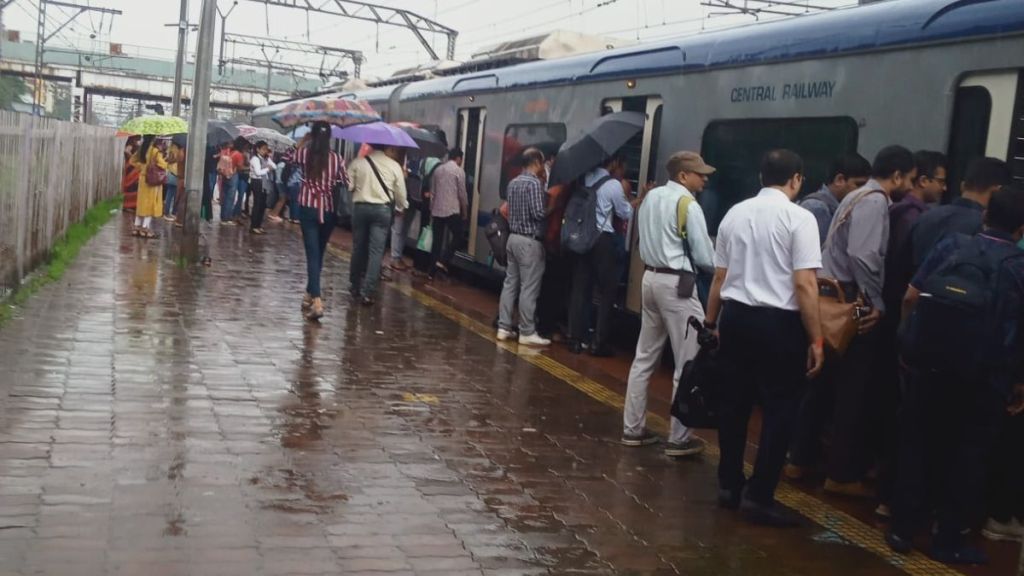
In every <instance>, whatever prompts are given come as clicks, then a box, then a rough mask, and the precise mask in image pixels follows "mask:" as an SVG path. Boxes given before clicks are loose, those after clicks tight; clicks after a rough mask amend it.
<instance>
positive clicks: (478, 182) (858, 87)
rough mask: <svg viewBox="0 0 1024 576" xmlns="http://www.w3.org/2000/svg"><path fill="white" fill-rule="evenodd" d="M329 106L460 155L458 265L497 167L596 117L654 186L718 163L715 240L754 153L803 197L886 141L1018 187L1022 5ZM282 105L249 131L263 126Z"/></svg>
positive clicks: (766, 36)
mask: <svg viewBox="0 0 1024 576" xmlns="http://www.w3.org/2000/svg"><path fill="white" fill-rule="evenodd" d="M338 96H339V97H356V98H362V99H366V100H368V101H369V102H371V103H372V104H373V106H374V107H375V108H376V109H377V110H379V111H380V112H381V113H382V114H383V115H384V116H385V118H386V119H388V120H390V121H399V120H404V121H411V122H418V123H421V124H426V125H436V126H439V127H441V128H442V129H443V130H444V131H445V132H446V133H447V135H448V140H449V142H452V143H454V144H456V145H458V146H459V147H460V148H462V149H463V150H465V151H466V153H467V154H466V164H465V168H466V170H467V174H468V176H469V181H470V182H471V183H472V184H471V188H472V190H471V191H470V193H471V204H472V210H471V213H472V214H473V215H474V217H473V218H471V221H470V226H469V230H468V233H467V236H468V237H467V239H466V240H467V242H466V247H467V248H466V250H465V251H464V252H463V253H460V256H461V258H460V262H461V263H462V264H463V265H465V266H466V267H468V268H471V269H479V268H480V267H489V266H491V264H490V261H491V258H490V248H489V245H488V243H487V241H486V238H485V237H484V234H483V231H482V229H483V227H484V226H485V225H486V224H487V222H488V221H489V218H490V214H491V213H492V210H493V209H494V208H496V207H497V206H498V205H499V204H500V202H501V198H502V196H503V195H504V187H505V185H506V184H507V181H508V177H509V174H510V167H509V163H508V162H506V161H505V160H506V159H508V158H510V157H511V156H512V155H514V153H515V152H517V151H518V150H520V149H521V148H522V147H524V146H527V145H531V144H548V145H550V144H552V143H554V144H557V143H559V142H561V141H564V140H565V139H566V138H567V137H568V136H571V135H573V134H575V133H576V132H578V131H579V130H581V129H582V128H583V127H584V126H586V125H587V124H588V123H589V122H591V121H593V119H594V118H595V117H597V116H599V115H601V114H603V113H607V112H609V111H616V110H636V111H640V112H644V113H646V115H647V119H648V120H647V125H646V127H645V129H644V131H643V133H642V134H640V135H639V136H638V137H637V138H636V139H635V141H634V142H631V143H630V145H629V146H628V153H629V155H630V158H631V160H632V161H631V173H630V175H629V177H630V179H632V180H633V181H634V182H646V181H649V180H662V179H664V177H665V171H664V167H663V164H664V161H665V160H666V159H667V157H668V156H669V155H670V154H671V153H672V152H674V151H677V150H682V149H688V150H696V151H699V152H700V153H701V154H703V156H704V157H705V159H706V160H707V161H708V163H710V164H712V165H714V166H716V167H718V169H719V170H718V172H717V174H716V175H715V176H714V177H713V178H712V180H711V181H710V183H709V186H708V189H707V190H706V191H705V193H704V194H703V195H702V197H701V199H700V201H701V204H702V206H703V207H704V209H705V211H706V212H707V214H708V220H709V222H710V225H711V231H712V233H714V232H715V229H716V227H717V224H718V222H719V221H720V220H721V218H722V216H723V215H724V214H725V212H726V210H728V208H729V207H730V206H732V205H733V204H735V203H736V202H738V201H740V200H742V199H744V198H747V197H749V196H750V195H752V194H754V193H755V192H756V191H757V190H758V189H759V185H758V174H757V169H758V160H759V157H760V156H761V154H762V153H763V152H764V151H766V150H768V149H770V148H775V147H787V148H791V149H793V150H796V151H797V152H799V153H800V155H801V156H803V157H804V159H805V161H806V163H807V172H808V174H807V176H808V178H807V183H806V187H807V190H805V192H806V191H813V189H814V188H816V187H817V186H819V185H820V184H821V182H822V180H823V178H824V177H825V172H826V170H827V169H828V165H829V163H830V162H831V160H832V159H833V158H834V157H835V156H837V155H839V154H841V153H845V152H854V151H856V152H859V153H860V154H862V155H863V156H865V157H867V158H869V159H870V158H871V157H872V156H873V155H874V154H875V153H876V152H877V151H878V150H879V149H880V148H882V147H883V146H886V145H888V144H894V143H898V144H903V145H905V146H907V147H909V148H911V149H932V150H942V151H946V152H947V153H948V154H949V155H950V157H951V159H952V162H951V163H952V169H951V182H955V181H956V180H957V178H958V176H959V175H961V174H962V173H963V170H964V167H965V165H966V163H967V162H968V161H969V159H970V158H972V157H974V156H977V155H987V156H993V157H997V158H1002V159H1005V160H1006V161H1008V162H1009V163H1010V164H1011V165H1012V168H1013V172H1014V175H1015V177H1016V178H1019V179H1022V180H1024V0H891V1H888V2H880V3H876V4H870V5H866V6H861V7H856V8H849V9H844V10H836V11H832V12H826V13H820V14H815V15H809V16H802V17H797V18H792V19H788V20H783V21H778V22H771V23H765V24H757V25H751V26H746V27H741V28H734V29H730V30H725V31H721V32H713V33H705V34H700V35H696V36H688V37H683V38H679V39H677V40H669V41H664V42H658V43H651V44H641V45H636V46H630V47H627V48H620V49H615V50H609V51H604V52H596V53H590V54H584V55H579V56H573V57H568V58H563V59H558V60H549V61H539V62H531V63H526V64H520V65H516V66H510V67H507V68H500V69H495V70H488V71H484V72H478V73H469V74H464V75H459V76H448V77H441V78H435V79H430V80H423V81H418V82H410V83H406V84H399V85H394V86H385V87H380V88H374V89H369V90H366V91H362V92H359V93H351V94H339V95H338ZM281 106H282V104H274V105H270V106H266V107H264V108H261V109H258V110H256V111H255V112H254V114H253V123H254V124H256V125H258V126H270V127H273V122H272V121H271V120H270V116H271V115H273V113H274V112H275V111H276V110H278V109H279V108H280V107H281ZM634 189H639V188H638V187H635V188H634ZM955 193H956V190H955V188H954V189H953V190H951V194H955ZM635 243H636V239H635V237H634V238H633V240H632V245H633V246H634V247H635ZM631 254H632V256H631V263H630V274H629V282H628V283H627V285H626V289H625V291H624V294H623V296H624V301H623V304H624V305H625V307H626V308H628V309H630V310H632V311H637V310H639V305H640V290H639V287H640V282H639V278H640V275H641V273H642V263H641V262H640V259H639V256H638V255H637V253H636V250H632V252H631Z"/></svg>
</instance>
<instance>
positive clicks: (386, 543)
mask: <svg viewBox="0 0 1024 576" xmlns="http://www.w3.org/2000/svg"><path fill="white" fill-rule="evenodd" d="M162 242H163V244H159V243H146V242H143V241H141V240H138V239H134V238H130V237H128V236H127V235H126V234H125V231H124V228H123V225H122V224H121V223H117V222H115V223H113V224H111V225H109V226H108V227H107V228H105V229H104V230H103V231H102V232H101V233H100V235H99V236H98V237H97V238H96V239H95V240H94V241H93V243H92V244H90V246H89V247H88V248H87V249H86V250H85V251H83V253H82V256H81V257H80V260H79V261H78V262H77V263H76V264H75V265H74V266H73V267H72V268H71V269H70V270H69V272H68V275H67V276H66V277H65V279H64V280H63V281H62V282H61V283H60V284H59V285H54V286H51V287H50V288H48V289H47V290H45V291H44V292H43V293H41V294H40V295H39V296H38V297H37V298H35V299H34V300H33V301H32V302H31V303H30V304H29V305H28V306H27V308H26V309H25V310H24V312H23V313H22V314H21V317H20V318H19V319H17V320H15V321H14V322H12V323H11V324H9V325H8V326H7V327H5V328H4V329H3V330H2V331H0V360H2V365H3V367H4V377H3V385H2V390H3V393H4V394H5V396H6V397H5V399H4V403H3V411H2V413H0V566H2V569H0V571H2V572H3V573H14V574H75V575H82V576H84V575H89V574H133V575H137V574H153V573H158V574H217V575H227V574H246V575H252V574H266V575H273V574H362V573H388V574H445V575H459V574H478V575H479V574H495V575H497V574H502V575H505V574H507V575H511V574H651V575H654V574H688V575H692V574H698V575H699V574H715V575H724V574H736V575H743V576H751V575H758V574H763V575H780V574H786V575H790V574H791V575H819V574H840V575H845V574H871V575H883V576H884V575H887V574H900V573H902V572H903V570H901V569H899V568H897V567H895V566H892V565H889V564H888V563H886V562H885V561H883V560H882V559H880V558H879V557H878V556H876V555H874V554H872V553H870V552H868V551H865V550H863V549H862V548H859V547H857V546H853V545H850V544H849V543H848V542H847V541H846V540H844V539H843V538H842V537H840V536H838V535H837V534H835V533H830V532H827V531H825V532H823V530H822V528H821V526H819V525H816V524H812V523H810V522H808V523H807V524H806V525H805V526H803V527H802V528H799V529H796V530H792V531H784V532H779V531H771V530H766V529H763V528H757V527H752V526H749V525H747V524H744V523H742V522H739V521H738V520H737V518H736V517H735V516H733V515H732V514H730V513H724V512H721V511H719V510H718V509H717V508H716V506H715V499H716V485H715V469H714V467H713V466H711V465H709V464H708V463H707V462H706V461H701V460H697V461H692V462H674V461H670V460H668V459H666V458H665V457H663V456H662V455H661V453H660V452H659V451H658V450H656V449H639V450H636V449H626V448H622V447H620V446H619V445H618V444H617V443H616V439H617V438H618V433H619V430H620V415H619V413H618V412H617V411H616V410H614V409H613V408H611V407H609V406H607V405H605V404H602V403H601V402H598V401H596V400H594V399H593V398H591V397H589V396H588V395H587V394H585V393H583V392H581V391H580V390H579V389H577V388H573V387H572V386H569V385H567V384H566V383H565V382H563V381H562V380H560V379H559V378H557V377H555V376H553V375H552V373H551V372H549V371H545V370H543V369H541V368H539V367H538V366H536V365H534V364H533V363H530V362H527V361H525V360H524V359H522V358H520V357H519V356H517V355H515V354H513V353H510V352H508V351H506V350H504V349H502V348H501V347H496V346H495V345H494V344H493V343H491V342H489V341H488V340H486V339H483V338H480V337H479V336H478V335H477V334H475V333H474V332H473V331H471V330H468V329H465V328H463V327H462V326H460V325H459V324H457V323H454V322H452V321H451V320H449V319H448V318H446V317H445V316H444V315H442V314H439V313H438V312H436V311H434V310H431V309H430V308H428V307H425V306H423V305H422V304H421V303H420V302H418V301H416V300H415V299H412V298H409V297H408V296H407V295H405V294H403V293H401V292H400V291H397V290H384V291H383V293H382V295H381V301H380V303H379V305H378V306H377V307H374V308H370V309H366V308H362V307H359V306H352V305H350V302H349V301H348V297H347V295H346V290H345V279H346V277H347V267H346V266H345V264H344V263H342V262H340V261H338V260H337V259H332V260H331V261H330V262H329V263H328V265H327V270H326V271H327V277H326V278H325V282H326V294H325V296H326V301H327V304H328V311H327V316H326V318H325V319H324V322H323V323H322V324H321V325H310V324H307V323H305V322H304V321H303V320H302V318H301V316H300V314H299V297H300V295H301V291H302V288H303V285H304V275H303V266H304V263H303V261H302V252H301V244H300V241H299V239H298V237H297V236H296V235H294V234H291V233H289V232H285V231H283V230H281V231H279V230H272V231H271V232H270V233H269V234H268V235H266V236H263V237H251V236H249V235H248V234H245V233H244V231H243V230H240V229H226V228H221V229H212V230H209V231H207V232H206V242H207V243H208V245H209V250H210V256H211V257H212V259H213V265H212V266H211V267H210V268H197V269H194V270H192V271H186V270H183V269H181V268H179V267H177V266H175V265H174V264H173V263H171V262H170V261H169V260H168V259H166V254H167V252H166V251H167V250H168V248H169V245H168V242H169V240H168V239H165V240H163V241H162Z"/></svg>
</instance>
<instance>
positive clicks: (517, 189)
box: [435, 148, 551, 346]
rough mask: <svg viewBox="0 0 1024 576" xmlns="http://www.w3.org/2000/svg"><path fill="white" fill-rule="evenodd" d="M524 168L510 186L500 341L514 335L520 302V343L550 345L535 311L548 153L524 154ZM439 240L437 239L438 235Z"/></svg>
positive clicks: (531, 151) (541, 265) (532, 151)
mask: <svg viewBox="0 0 1024 576" xmlns="http://www.w3.org/2000/svg"><path fill="white" fill-rule="evenodd" d="M521 158H522V162H523V165H524V167H523V171H522V173H521V174H519V176H516V177H515V179H513V180H512V181H511V182H509V185H508V207H509V215H508V216H509V217H508V220H509V222H508V224H509V226H508V227H509V232H510V233H511V234H510V235H509V238H508V248H507V250H508V266H506V268H505V284H504V286H503V287H502V289H501V305H500V308H499V310H498V340H509V339H511V338H512V335H513V331H514V330H515V326H514V325H513V324H512V313H513V310H514V309H515V307H516V303H517V301H518V304H519V343H520V344H525V345H528V346H547V345H548V344H551V341H550V340H548V339H547V338H542V337H541V336H540V335H539V334H537V328H536V326H535V318H536V315H535V312H536V305H537V297H538V296H539V295H540V285H541V279H542V278H543V277H544V217H545V215H546V214H545V204H546V200H547V197H546V195H545V192H544V183H543V182H542V181H541V175H542V174H544V154H543V153H542V152H541V151H540V150H538V149H537V148H527V149H526V150H524V151H523V153H522V156H521ZM435 241H436V238H435Z"/></svg>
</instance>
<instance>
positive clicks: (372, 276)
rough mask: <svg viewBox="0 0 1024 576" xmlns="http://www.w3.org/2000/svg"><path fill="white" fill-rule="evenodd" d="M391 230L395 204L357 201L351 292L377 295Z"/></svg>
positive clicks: (353, 222) (350, 279) (354, 218)
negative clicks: (382, 263)
mask: <svg viewBox="0 0 1024 576" xmlns="http://www.w3.org/2000/svg"><path fill="white" fill-rule="evenodd" d="M390 229H391V206H390V205H388V204H368V203H365V202H357V203H356V204H355V205H354V206H353V207H352V264H351V267H350V268H349V282H350V283H351V287H350V288H349V292H351V293H352V294H353V295H359V296H362V297H363V298H373V297H374V296H375V295H376V294H377V285H378V284H379V283H380V264H381V261H382V260H383V259H384V248H385V246H386V245H387V243H388V232H389V231H390Z"/></svg>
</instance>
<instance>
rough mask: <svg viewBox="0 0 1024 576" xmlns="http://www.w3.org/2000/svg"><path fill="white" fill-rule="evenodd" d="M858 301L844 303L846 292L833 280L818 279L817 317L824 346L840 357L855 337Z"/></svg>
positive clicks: (859, 303)
mask: <svg viewBox="0 0 1024 576" xmlns="http://www.w3.org/2000/svg"><path fill="white" fill-rule="evenodd" d="M860 305H861V302H860V300H859V299H857V300H854V301H853V302H847V301H846V292H845V291H844V290H843V287H842V286H841V285H840V284H839V282H838V281H837V280H836V279H834V278H818V315H819V316H820V318H821V334H822V336H824V338H825V345H826V346H828V347H829V348H831V349H832V350H833V351H835V352H836V353H837V354H840V355H842V354H843V353H845V352H846V349H847V348H849V347H850V342H853V338H854V337H855V336H857V325H858V321H857V307H858V306H860Z"/></svg>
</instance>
